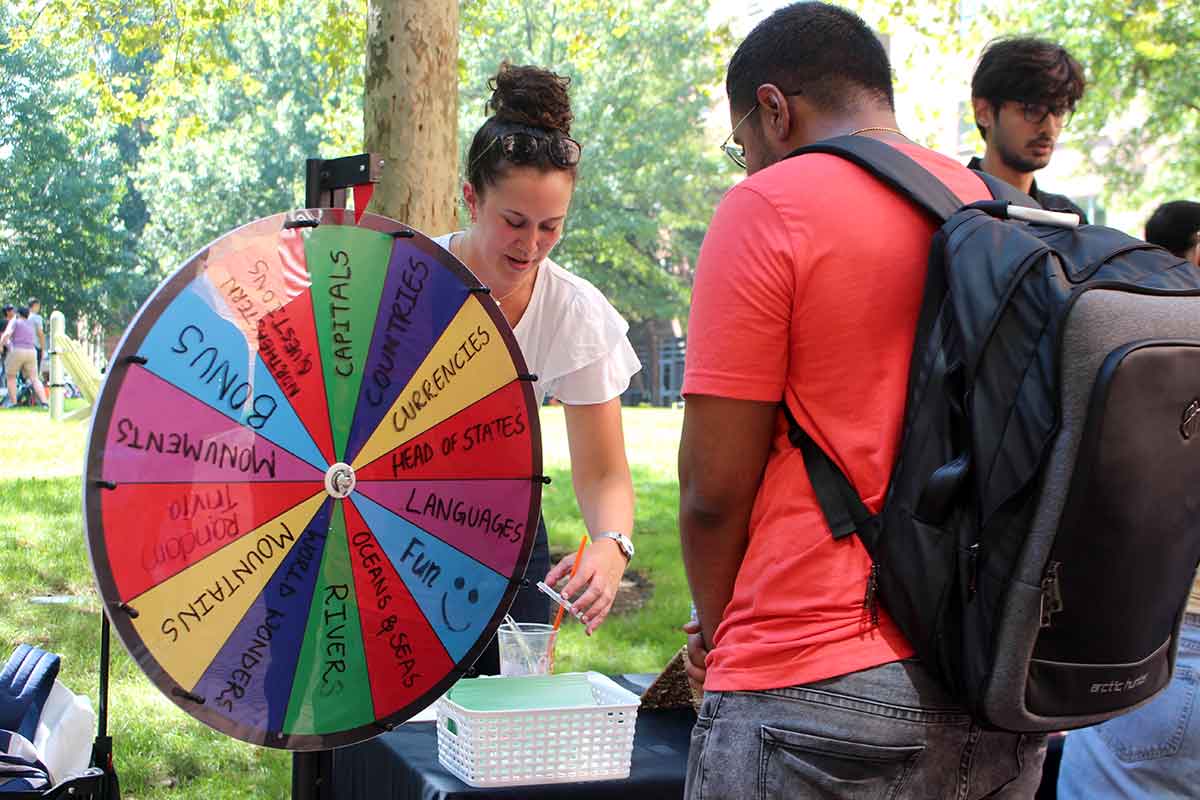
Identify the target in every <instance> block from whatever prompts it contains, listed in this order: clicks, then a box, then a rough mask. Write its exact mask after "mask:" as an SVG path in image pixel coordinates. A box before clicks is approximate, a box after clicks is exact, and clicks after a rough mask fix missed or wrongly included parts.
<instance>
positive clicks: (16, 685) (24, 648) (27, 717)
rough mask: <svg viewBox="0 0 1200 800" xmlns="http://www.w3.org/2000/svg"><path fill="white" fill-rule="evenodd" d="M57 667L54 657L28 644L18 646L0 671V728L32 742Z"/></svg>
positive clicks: (56, 674) (56, 658)
mask: <svg viewBox="0 0 1200 800" xmlns="http://www.w3.org/2000/svg"><path fill="white" fill-rule="evenodd" d="M58 665H59V657H58V656H57V655H55V654H54V653H47V652H46V651H45V650H43V649H41V648H40V647H30V646H29V645H27V644H22V645H18V646H17V649H16V650H15V651H13V654H12V657H11V658H9V659H8V663H7V664H5V665H4V669H3V671H0V728H2V729H4V730H7V731H16V732H17V733H19V734H21V735H22V736H24V737H25V738H26V739H29V740H30V741H32V740H33V736H34V734H35V733H36V732H37V723H38V719H39V718H40V717H41V716H42V707H43V706H44V705H45V704H46V698H47V697H49V696H50V690H51V689H53V688H54V679H55V678H57V677H58Z"/></svg>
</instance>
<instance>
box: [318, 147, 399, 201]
mask: <svg viewBox="0 0 1200 800" xmlns="http://www.w3.org/2000/svg"><path fill="white" fill-rule="evenodd" d="M382 176H383V157H382V156H380V155H379V154H378V153H359V154H358V155H355V156H344V157H342V158H331V159H328V160H326V159H323V158H310V159H308V161H307V162H306V165H305V181H304V183H305V190H304V205H305V206H306V207H308V208H345V207H346V190H347V189H349V188H350V187H352V186H361V185H362V184H364V183H379V179H380V178H381V177H382Z"/></svg>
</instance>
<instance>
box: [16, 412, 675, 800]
mask: <svg viewBox="0 0 1200 800" xmlns="http://www.w3.org/2000/svg"><path fill="white" fill-rule="evenodd" d="M79 402H81V401H78V400H76V401H68V404H67V408H68V410H70V409H71V408H75V407H77V405H78V403H79ZM681 418H682V415H681V413H680V412H679V411H674V410H668V409H649V408H639V409H627V410H626V411H625V435H626V443H627V450H628V452H629V458H630V464H631V466H632V467H633V474H634V485H635V488H636V489H637V498H638V507H637V523H636V528H635V540H636V542H637V547H638V555H637V560H636V561H635V565H636V567H637V568H638V569H639V570H640V571H642V572H643V573H645V574H646V575H647V577H649V578H650V580H651V581H652V582H653V584H654V593H653V595H652V596H651V598H650V600H649V602H647V604H646V605H645V606H644V607H643V608H641V609H640V610H638V611H636V612H633V613H631V614H630V615H628V616H626V617H611V618H610V619H609V621H607V622H606V623H605V624H604V625H603V626H602V627H601V628H600V629H599V630H598V631H597V633H596V635H595V636H594V637H592V638H590V639H589V638H587V637H585V636H584V635H583V633H582V627H581V626H579V625H578V624H576V623H574V621H568V622H565V623H564V630H563V633H562V637H561V642H560V645H559V651H558V665H557V668H558V669H560V670H576V669H596V670H599V671H603V672H650V671H655V670H657V669H659V668H661V667H662V666H663V665H664V664H665V663H666V661H667V660H668V659H669V658H670V657H671V655H672V654H673V653H674V652H675V650H677V649H678V648H679V646H680V645H681V644H682V643H683V634H682V633H680V631H679V626H680V624H681V623H682V622H683V621H684V620H685V619H686V618H687V614H688V593H687V588H686V583H685V581H684V577H683V567H682V565H681V563H680V560H679V540H678V536H677V533H676V510H677V502H678V496H677V487H676V480H675V455H676V450H677V447H678V442H679V426H680V422H681ZM542 424H543V428H542V431H543V449H544V451H545V463H546V466H545V471H546V473H547V474H548V475H550V476H551V478H552V479H553V482H552V483H551V485H549V486H547V487H545V490H544V494H543V506H544V509H545V516H546V520H547V526H548V528H549V530H550V540H551V547H552V548H554V549H556V550H563V551H568V550H573V549H574V548H575V547H576V546H577V545H578V544H579V538H580V536H581V535H582V533H583V523H582V521H581V520H580V518H579V512H578V509H577V508H576V506H575V498H574V494H573V492H572V490H571V478H570V470H569V459H568V456H567V445H566V433H565V430H564V427H563V418H562V410H561V409H557V408H546V409H544V410H543V413H542ZM86 436H87V422H86V420H84V421H73V422H67V423H57V424H56V423H51V422H50V420H49V417H48V415H47V414H46V412H45V411H41V410H35V409H11V410H4V411H0V441H3V442H4V443H5V453H4V455H3V457H0V658H4V659H7V657H8V654H9V653H11V652H12V649H13V648H14V647H15V646H16V645H17V644H18V643H20V642H29V643H31V644H38V645H40V646H42V647H45V648H46V649H49V650H52V651H54V652H57V653H59V654H61V655H62V656H63V664H62V670H61V673H60V677H61V680H62V681H63V682H64V683H65V684H66V685H67V686H68V687H70V688H71V689H72V690H74V691H76V692H78V693H83V694H87V695H89V696H90V697H91V698H92V703H93V705H96V703H97V682H98V680H99V671H98V670H99V638H100V624H99V617H98V614H99V608H100V605H99V601H98V598H97V595H96V591H95V588H94V585H93V580H92V572H91V567H90V565H89V563H88V557H87V549H86V546H85V543H84V537H83V521H82V514H81V495H80V491H81V470H82V465H83V451H84V447H85V439H86ZM52 594H53V595H74V596H78V597H80V598H82V600H81V602H79V603H72V604H67V605H40V604H35V603H32V602H30V598H33V597H37V596H41V595H52ZM569 619H570V618H568V620H569ZM109 733H110V734H111V735H112V736H113V740H114V749H115V751H116V756H115V758H116V762H117V769H118V771H119V772H120V774H121V784H122V789H123V791H124V796H125V797H126V798H127V799H130V798H132V799H135V800H147V799H148V798H195V800H223V799H224V798H229V799H230V800H234V799H235V798H236V799H237V800H241V798H246V797H264V798H277V797H278V798H283V797H288V796H289V795H290V791H291V757H290V754H288V753H284V752H280V751H276V750H269V749H265V748H259V747H254V746H252V745H247V744H244V743H242V742H240V741H237V740H234V739H230V738H228V737H226V736H224V735H222V734H218V733H216V732H214V731H212V730H210V729H209V728H207V727H205V726H204V725H202V724H200V723H199V722H197V721H195V720H193V719H192V718H191V717H189V716H187V715H186V714H184V713H183V712H182V711H180V710H179V709H178V708H177V707H176V706H175V705H174V704H173V703H171V702H170V701H169V700H167V699H166V698H165V697H163V696H162V695H161V694H160V693H159V691H158V689H156V688H155V687H154V686H152V685H151V684H150V682H149V681H148V680H147V679H146V678H145V677H144V676H143V674H142V672H141V670H139V669H138V668H137V666H136V665H134V663H133V662H132V660H131V659H130V658H129V657H128V655H127V654H126V653H125V650H124V648H122V647H121V645H120V644H119V643H118V642H117V641H116V640H115V638H114V643H113V658H112V671H111V675H110V693H109Z"/></svg>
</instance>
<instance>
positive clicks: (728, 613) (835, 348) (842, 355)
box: [683, 145, 990, 691]
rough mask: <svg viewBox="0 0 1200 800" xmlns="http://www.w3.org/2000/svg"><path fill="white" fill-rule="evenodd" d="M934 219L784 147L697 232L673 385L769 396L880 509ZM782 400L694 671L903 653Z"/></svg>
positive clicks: (917, 155) (745, 675)
mask: <svg viewBox="0 0 1200 800" xmlns="http://www.w3.org/2000/svg"><path fill="white" fill-rule="evenodd" d="M898 149H900V150H901V151H902V152H904V153H905V154H907V155H909V156H911V157H912V158H914V159H915V160H917V161H918V162H919V163H920V164H921V165H922V166H924V167H925V168H926V169H928V170H929V171H931V172H932V173H933V174H934V175H936V176H937V177H938V178H940V179H941V180H942V182H943V183H945V184H946V185H947V186H948V187H949V188H950V189H951V190H952V191H953V192H954V193H955V194H957V195H958V196H959V197H960V198H961V199H963V200H964V201H965V202H971V201H974V200H982V199H986V198H988V197H990V195H989V194H988V191H987V189H986V187H985V186H984V184H983V182H982V181H981V180H980V179H979V178H978V177H977V176H975V175H974V174H973V173H971V172H970V171H968V170H967V169H966V168H964V167H963V166H962V165H961V164H958V163H957V162H955V161H953V160H951V159H949V158H946V157H945V156H942V155H939V154H937V153H934V152H932V151H930V150H926V149H924V148H922V147H919V146H917V145H900V146H899V148H898ZM934 230H935V225H934V222H933V220H932V218H930V217H929V216H928V215H927V214H925V213H924V212H922V211H919V210H918V209H917V207H916V206H914V205H913V204H911V203H910V202H909V201H907V200H905V199H903V198H902V197H901V196H900V195H898V194H897V193H896V192H894V191H893V190H890V189H888V188H887V187H885V186H884V185H883V184H881V183H879V182H878V181H877V180H876V179H874V178H872V177H871V176H870V175H869V174H867V173H866V172H865V171H863V170H862V169H860V168H858V167H856V166H854V165H852V164H850V163H849V162H847V161H844V160H842V159H839V158H837V157H835V156H830V155H817V154H813V155H805V156H800V157H797V158H790V159H786V160H784V161H781V162H779V163H777V164H774V165H772V166H771V167H768V168H767V169H764V170H761V171H759V172H757V173H755V174H754V175H752V176H750V177H748V178H747V179H746V180H744V181H742V182H741V183H739V184H738V185H737V186H735V187H734V188H733V189H731V190H730V191H729V192H728V194H726V195H725V198H724V199H723V200H722V201H721V204H720V206H719V207H718V208H717V211H716V214H715V216H714V217H713V221H712V225H711V226H710V227H709V230H708V234H707V235H706V236H705V239H704V244H703V246H702V248H701V250H700V258H699V261H698V264H697V268H696V283H695V287H694V290H693V293H692V309H691V315H690V317H689V322H688V352H687V366H686V371H685V377H684V383H683V394H684V395H685V396H687V395H697V394H699V395H712V396H716V397H723V398H730V399H736V400H752V401H763V402H772V403H777V402H780V401H782V400H784V399H785V398H786V400H787V404H788V406H789V408H790V409H791V410H792V412H793V413H794V414H795V416H796V419H797V421H798V422H799V423H800V425H801V426H802V427H803V428H804V429H805V430H806V431H808V432H809V434H810V435H812V437H813V438H814V439H815V440H816V441H817V443H818V444H820V445H821V447H822V448H823V449H824V450H825V452H826V453H829V454H830V455H831V456H833V457H834V459H835V460H836V461H837V463H838V465H839V466H840V467H841V469H842V471H843V472H844V473H845V474H846V475H847V477H849V479H850V481H851V483H853V484H854V486H855V488H856V489H857V490H858V493H859V495H860V496H861V497H862V498H863V500H864V501H865V502H866V504H867V506H868V507H869V508H870V509H871V510H872V511H873V512H877V511H878V510H879V507H880V504H881V503H882V500H883V496H884V493H885V491H886V489H887V484H888V479H889V477H890V474H891V470H892V463H893V461H894V460H895V457H896V452H897V449H898V446H899V439H900V429H901V423H902V421H903V415H904V399H905V390H906V387H907V382H908V366H909V359H910V357H911V355H912V348H913V337H914V334H915V331H916V324H917V315H918V312H919V310H920V305H921V293H922V290H923V288H924V284H925V274H926V269H927V262H928V257H929V245H930V241H931V238H932V236H933V233H934ZM787 430H788V427H787V422H786V419H785V418H784V416H783V413H782V412H781V413H780V414H779V416H778V419H777V422H776V426H775V433H774V437H773V440H772V443H771V451H770V454H769V456H768V460H767V465H766V470H765V472H764V474H763V479H762V484H761V485H760V486H759V489H758V495H757V497H756V499H755V503H754V509H753V511H752V513H751V518H750V531H749V540H748V543H747V549H746V555H745V559H744V561H743V562H742V565H741V568H740V569H739V571H738V576H737V581H736V583H735V586H734V591H733V597H732V599H731V600H730V602H729V605H728V606H727V607H726V609H725V613H724V616H723V617H722V619H721V623H720V625H719V626H718V627H717V630H716V633H715V635H714V637H713V638H714V641H713V649H712V651H711V652H710V653H709V656H708V675H707V678H706V681H705V686H706V688H708V689H713V690H717V691H739V690H741V691H748V690H755V689H771V688H780V687H785V686H792V685H795V684H800V683H808V682H811V681H816V680H821V679H824V678H829V677H833V676H837V675H844V674H847V673H850V672H855V671H857V670H861V669H866V668H868V667H873V666H877V665H879V664H885V663H888V662H889V661H895V660H898V659H901V658H906V657H908V656H910V655H911V654H912V648H911V646H910V645H909V644H908V642H907V641H906V640H905V639H904V637H903V635H902V634H901V633H900V631H899V629H898V628H897V627H896V625H895V623H894V622H893V621H892V620H891V619H890V618H889V617H888V616H887V615H886V613H881V614H880V619H879V624H878V626H875V625H872V624H871V621H870V618H869V615H868V614H867V612H866V611H865V609H864V608H863V599H864V596H865V594H866V585H867V576H868V573H869V570H870V564H871V561H870V557H869V556H868V555H867V552H866V550H865V548H864V547H863V545H862V543H861V542H860V541H859V540H858V537H856V536H847V537H845V538H842V539H839V540H836V541H835V540H834V539H833V537H832V536H831V535H830V532H829V528H828V526H827V525H826V523H825V518H824V516H823V515H822V513H821V510H820V508H819V506H818V505H817V501H816V497H815V496H814V494H813V491H812V486H811V484H810V483H809V481H808V475H807V472H806V470H805V468H804V460H803V458H802V457H801V455H800V451H799V450H797V449H795V448H794V447H792V445H791V444H790V443H789V441H788V438H787Z"/></svg>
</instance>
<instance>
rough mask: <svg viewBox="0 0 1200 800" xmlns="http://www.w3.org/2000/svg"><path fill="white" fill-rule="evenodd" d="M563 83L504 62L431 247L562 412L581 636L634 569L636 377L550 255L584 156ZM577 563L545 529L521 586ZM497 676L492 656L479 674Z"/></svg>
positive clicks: (604, 310) (608, 328) (531, 597)
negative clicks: (580, 539) (627, 423)
mask: <svg viewBox="0 0 1200 800" xmlns="http://www.w3.org/2000/svg"><path fill="white" fill-rule="evenodd" d="M569 83H570V82H569V80H568V79H566V78H563V77H561V76H558V75H555V74H554V73H552V72H549V71H547V70H544V69H539V68H537V67H531V66H512V65H510V64H508V63H507V62H505V63H504V64H501V66H500V70H499V72H498V73H497V74H496V75H495V76H494V77H493V78H492V79H491V81H490V82H489V86H490V87H491V88H492V90H493V92H492V96H491V99H490V100H489V102H488V106H489V109H490V110H491V111H492V116H491V117H489V118H488V119H487V121H486V122H484V123H483V125H482V127H480V128H479V130H478V131H477V132H476V133H475V136H474V137H473V139H472V140H471V146H470V149H469V150H468V151H467V175H466V181H465V182H464V183H463V187H462V193H463V200H464V201H465V202H466V206H467V211H468V213H469V215H470V225H469V226H468V227H467V229H466V230H465V231H458V232H455V233H450V234H446V235H444V236H441V237H439V238H438V239H436V240H435V241H437V242H438V244H440V245H441V246H443V247H445V248H446V249H448V250H449V251H450V252H451V253H452V254H453V255H454V256H456V257H457V258H458V259H459V260H460V261H462V262H463V263H464V264H466V265H467V266H468V267H469V268H470V269H471V271H472V272H474V273H475V275H477V276H478V277H479V279H480V280H481V281H483V283H485V284H486V285H488V286H489V287H491V296H492V298H493V299H494V300H495V301H496V302H497V303H498V304H499V306H500V311H501V313H503V314H504V317H505V319H506V320H508V324H509V325H511V326H512V329H513V334H514V335H515V336H516V339H517V343H518V344H519V345H520V347H521V352H522V354H523V355H524V357H525V361H526V363H527V364H528V365H529V370H530V372H532V373H534V374H535V375H537V376H538V380H537V382H536V383H535V384H534V394H535V396H536V397H537V400H538V402H539V404H540V403H541V402H542V401H543V400H544V398H545V397H546V396H547V395H551V396H553V397H555V398H557V399H558V400H560V401H561V402H562V404H563V416H564V418H565V420H566V426H567V440H568V444H569V446H570V453H571V480H572V483H573V484H574V488H575V497H576V499H577V500H578V502H579V509H580V511H581V512H582V515H583V519H584V523H585V524H586V526H587V530H588V532H589V533H590V534H591V543H590V544H589V545H588V546H587V548H586V549H585V550H584V551H583V555H582V559H581V561H580V567H579V570H578V572H577V574H576V575H575V577H573V578H571V579H570V580H569V581H568V583H567V584H566V587H565V588H564V589H563V591H562V594H563V595H564V596H566V597H568V599H572V600H573V605H574V607H575V609H576V610H577V611H579V612H580V613H582V615H583V617H584V621H585V624H586V626H587V631H588V633H589V634H590V633H592V632H593V631H595V629H596V627H597V626H598V625H600V623H601V622H603V620H604V618H605V617H606V616H607V614H608V611H609V609H610V608H611V607H612V603H613V599H614V598H615V596H616V592H617V588H618V586H619V585H620V581H621V576H622V575H623V574H624V572H625V567H626V566H627V565H628V563H629V560H630V559H631V558H632V557H633V544H632V542H631V540H630V535H631V534H632V532H633V507H634V494H633V480H632V478H631V476H630V472H629V463H628V461H627V460H626V457H625V438H624V433H623V430H622V426H621V399H620V397H621V394H622V393H623V392H624V391H625V389H626V388H627V387H628V386H629V380H630V378H631V377H632V376H633V375H634V374H635V373H636V372H637V371H638V370H640V369H641V364H640V363H639V362H638V358H637V356H636V355H635V354H634V351H633V347H632V345H630V343H629V339H628V338H627V336H626V333H627V331H628V330H629V325H628V324H627V323H626V322H625V320H624V319H622V318H621V316H620V314H618V313H617V311H616V309H614V308H613V307H612V305H610V304H609V302H608V301H607V300H606V299H605V298H604V296H603V295H602V294H601V293H600V291H599V290H598V289H596V287H595V286H593V285H592V284H590V283H589V282H587V281H586V280H584V279H583V278H581V277H579V276H578V275H575V274H573V273H571V272H568V271H567V270H565V269H563V268H562V267H560V266H559V265H558V264H556V263H555V262H554V261H552V260H551V259H550V251H551V250H552V249H553V248H554V246H555V245H556V244H557V243H558V241H559V239H560V238H561V237H562V235H563V229H564V226H565V225H566V220H567V212H568V210H569V208H570V205H571V196H572V194H573V193H574V190H575V181H576V171H577V168H578V165H579V161H580V158H581V156H582V149H581V147H580V145H579V143H578V142H576V141H575V140H574V139H572V138H571V137H570V132H571V121H572V113H571V104H570V99H569V97H568V94H567V87H568V85H569ZM574 561H575V553H574V552H572V553H571V554H570V555H568V556H567V557H565V558H564V559H562V560H561V561H560V562H559V563H558V564H557V565H556V566H555V567H554V568H553V569H551V570H550V571H549V573H548V574H546V573H545V570H546V569H547V568H548V567H549V565H550V554H549V546H548V543H547V536H546V526H545V523H544V522H539V524H538V533H537V539H536V541H535V544H534V550H533V555H532V556H531V557H530V561H529V566H528V568H527V569H526V575H528V576H529V579H530V582H531V583H533V582H536V580H537V579H538V578H541V577H542V575H543V574H545V581H546V583H548V584H550V585H551V586H554V585H555V584H556V583H557V582H558V581H559V580H561V579H563V578H566V577H567V576H568V575H569V573H570V570H571V566H572V564H573V563H574ZM512 614H513V616H514V617H515V618H516V619H517V621H519V622H546V621H547V620H548V618H549V599H548V598H547V597H546V596H545V595H543V594H541V593H540V592H538V591H537V589H536V588H535V587H534V586H527V587H526V588H523V589H522V590H521V591H519V592H518V594H517V598H516V600H515V601H514V603H513V609H512ZM476 669H477V670H478V671H479V672H482V673H485V674H486V673H489V672H492V673H494V672H496V671H497V670H498V656H497V654H496V645H495V642H493V643H492V645H491V646H490V647H489V649H488V650H486V651H484V654H483V655H482V656H481V657H480V659H479V660H478V661H477V662H476Z"/></svg>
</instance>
